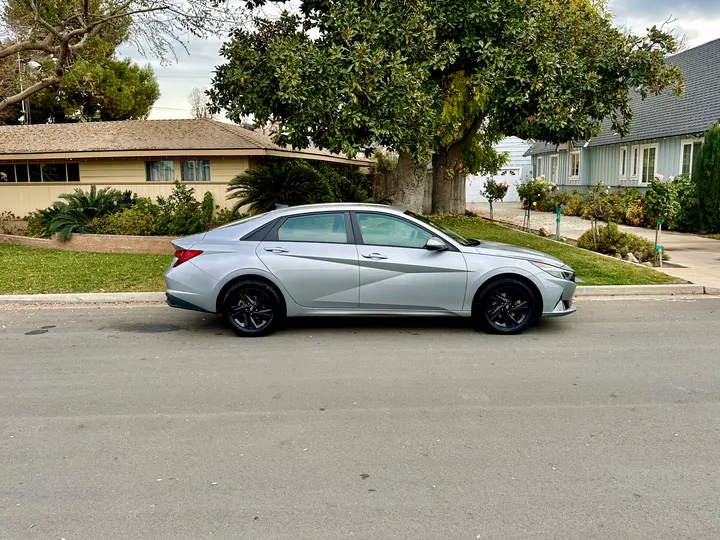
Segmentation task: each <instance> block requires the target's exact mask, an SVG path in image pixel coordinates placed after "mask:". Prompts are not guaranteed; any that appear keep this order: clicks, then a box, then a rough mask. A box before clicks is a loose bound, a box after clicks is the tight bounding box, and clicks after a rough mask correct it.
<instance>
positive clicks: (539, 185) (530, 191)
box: [518, 174, 549, 229]
mask: <svg viewBox="0 0 720 540" xmlns="http://www.w3.org/2000/svg"><path fill="white" fill-rule="evenodd" d="M548 192H549V186H548V185H547V184H546V183H545V175H544V174H543V175H541V176H540V177H539V178H531V179H530V180H529V181H528V183H527V184H522V185H521V186H518V196H519V197H520V200H521V201H522V202H523V206H524V207H525V209H526V212H525V220H524V222H523V228H525V229H529V228H530V211H531V210H532V209H533V208H536V207H537V206H538V205H539V204H540V203H542V202H543V201H545V199H547V196H548Z"/></svg>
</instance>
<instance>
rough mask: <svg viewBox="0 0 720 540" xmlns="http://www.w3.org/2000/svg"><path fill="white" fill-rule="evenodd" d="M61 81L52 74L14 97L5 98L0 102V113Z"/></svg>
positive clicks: (57, 76)
mask: <svg viewBox="0 0 720 540" xmlns="http://www.w3.org/2000/svg"><path fill="white" fill-rule="evenodd" d="M61 79H62V76H61V75H58V74H57V73H54V74H53V75H51V76H49V77H45V78H44V79H42V80H41V81H39V82H37V83H35V84H34V85H32V86H31V87H29V88H26V89H25V90H24V91H22V92H19V93H17V94H15V95H14V96H10V97H8V98H5V99H4V100H2V101H0V111H2V110H4V109H6V108H8V107H11V106H13V105H15V104H16V103H20V102H21V101H22V100H24V99H27V98H29V97H30V96H32V95H33V94H34V93H36V92H39V91H40V90H42V89H43V88H47V87H48V86H52V85H53V84H58V83H59V82H60V80H61Z"/></svg>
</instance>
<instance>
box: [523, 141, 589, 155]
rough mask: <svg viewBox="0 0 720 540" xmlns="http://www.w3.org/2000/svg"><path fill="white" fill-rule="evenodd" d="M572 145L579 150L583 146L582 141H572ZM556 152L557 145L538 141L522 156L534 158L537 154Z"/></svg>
mask: <svg viewBox="0 0 720 540" xmlns="http://www.w3.org/2000/svg"><path fill="white" fill-rule="evenodd" d="M572 144H573V148H580V147H582V146H585V142H584V141H574V142H573V143H572ZM557 151H558V145H557V144H555V143H549V142H543V141H538V142H536V143H534V144H533V145H532V146H531V147H530V148H528V149H527V151H526V152H525V153H524V154H523V156H536V155H538V154H557Z"/></svg>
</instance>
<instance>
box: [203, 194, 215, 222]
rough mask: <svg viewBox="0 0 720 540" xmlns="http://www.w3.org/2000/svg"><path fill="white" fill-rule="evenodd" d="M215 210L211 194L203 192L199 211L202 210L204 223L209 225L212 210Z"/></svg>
mask: <svg viewBox="0 0 720 540" xmlns="http://www.w3.org/2000/svg"><path fill="white" fill-rule="evenodd" d="M214 208H215V201H213V196H212V193H210V192H209V191H206V192H205V196H204V197H203V200H202V204H201V205H200V209H201V210H202V215H203V219H204V220H205V223H210V222H211V221H212V218H213V209H214Z"/></svg>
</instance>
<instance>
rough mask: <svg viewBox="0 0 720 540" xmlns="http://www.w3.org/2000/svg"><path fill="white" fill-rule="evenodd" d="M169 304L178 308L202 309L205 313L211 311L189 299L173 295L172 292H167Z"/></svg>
mask: <svg viewBox="0 0 720 540" xmlns="http://www.w3.org/2000/svg"><path fill="white" fill-rule="evenodd" d="M165 296H166V300H165V301H166V302H167V305H168V306H170V307H174V308H178V309H188V310H190V311H202V312H203V313H210V312H209V311H208V310H207V309H203V308H201V307H200V306H196V305H195V304H191V303H190V302H188V301H187V300H183V299H182V298H178V297H177V296H173V295H172V294H169V293H165Z"/></svg>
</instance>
